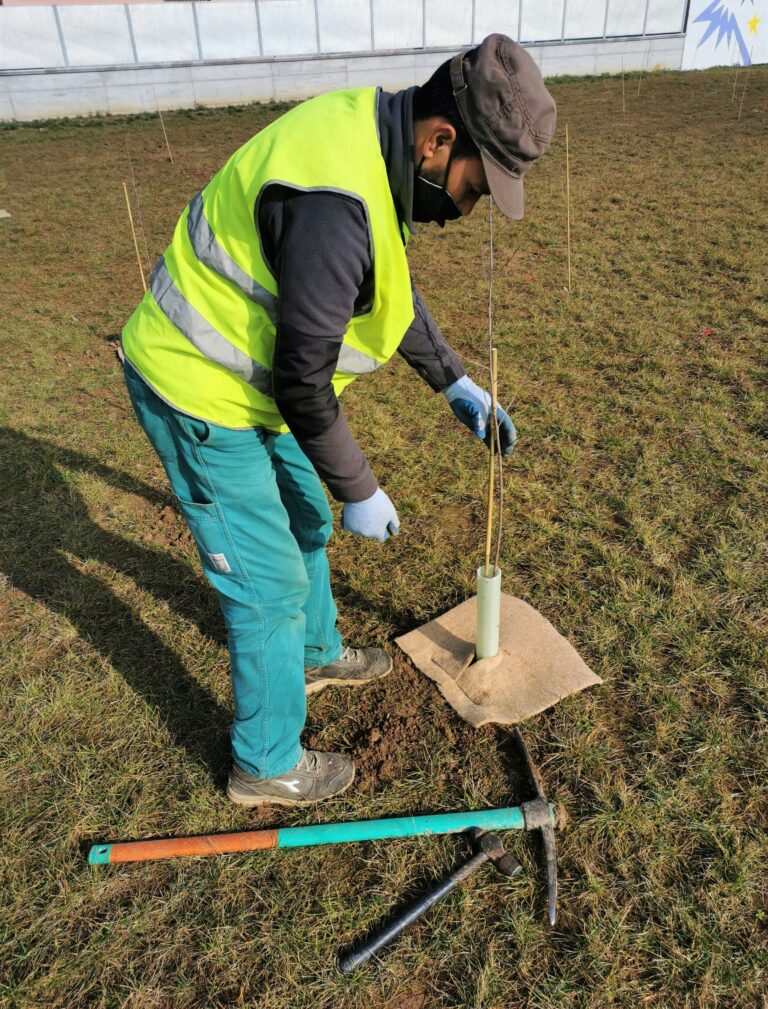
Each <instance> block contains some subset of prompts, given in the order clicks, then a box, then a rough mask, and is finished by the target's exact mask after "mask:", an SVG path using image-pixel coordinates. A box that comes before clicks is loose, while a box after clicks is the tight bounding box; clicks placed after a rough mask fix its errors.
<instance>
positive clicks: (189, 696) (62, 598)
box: [0, 427, 230, 781]
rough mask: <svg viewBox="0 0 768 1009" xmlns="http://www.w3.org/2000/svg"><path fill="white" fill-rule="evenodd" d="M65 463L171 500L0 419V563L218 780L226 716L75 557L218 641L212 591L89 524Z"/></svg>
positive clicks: (181, 568)
mask: <svg viewBox="0 0 768 1009" xmlns="http://www.w3.org/2000/svg"><path fill="white" fill-rule="evenodd" d="M66 471H80V472H83V473H86V474H88V475H89V476H90V475H92V476H94V477H96V478H98V479H100V480H104V481H105V482H107V483H109V484H110V485H112V486H114V487H116V488H118V489H120V490H122V491H125V492H126V493H129V494H136V495H140V496H141V497H143V498H144V499H145V500H147V501H148V502H150V503H151V504H154V505H158V506H168V505H170V501H171V499H170V495H168V494H164V493H162V492H159V491H157V490H155V489H153V488H152V487H150V486H149V485H147V484H145V483H143V482H142V481H140V480H137V479H135V478H134V477H131V476H129V475H128V474H125V473H121V472H119V471H118V470H115V469H113V468H112V467H110V466H106V465H104V464H102V463H100V462H99V461H98V460H96V459H94V458H92V457H91V456H88V455H84V454H81V453H79V452H74V451H71V450H69V449H64V448H60V447H59V446H57V445H54V444H52V443H51V442H49V441H45V440H43V439H40V438H33V437H30V436H28V435H25V434H22V433H21V432H19V431H14V430H12V429H10V428H7V427H0V473H1V474H2V476H1V478H0V515H1V516H2V527H0V572H2V573H3V574H4V575H5V577H6V579H7V580H8V582H9V583H10V584H12V585H13V586H14V587H15V588H17V589H19V590H21V591H22V592H25V593H26V594H27V595H29V596H31V597H32V598H33V599H36V600H38V601H39V602H41V603H43V604H44V605H45V606H47V607H48V608H49V609H51V610H54V611H56V612H58V613H60V614H62V615H63V616H65V617H66V618H67V619H68V620H69V621H70V622H71V623H72V624H73V625H74V626H75V627H76V628H77V631H78V633H79V635H80V636H81V637H82V638H83V640H84V641H87V642H88V644H90V645H91V646H92V647H93V648H95V649H96V650H97V651H98V652H99V653H100V654H101V655H103V656H104V657H105V658H106V659H107V660H108V661H109V662H110V663H111V665H112V666H113V667H114V668H115V669H116V670H117V671H118V672H119V673H120V674H121V675H122V676H123V678H124V679H125V681H126V683H127V684H128V685H129V686H130V687H131V688H132V689H133V690H135V691H136V693H137V694H139V695H140V696H141V697H142V698H143V699H144V700H145V701H146V702H147V703H148V704H149V705H151V706H152V707H153V708H154V709H155V710H156V711H157V712H158V713H159V715H160V716H161V718H162V719H163V721H164V722H165V724H166V725H167V727H168V729H169V730H170V731H171V733H172V734H173V736H174V738H175V739H176V740H177V741H178V743H179V744H181V745H182V746H183V747H184V748H185V749H186V750H187V752H188V753H189V754H190V756H191V757H193V758H194V759H195V760H196V761H198V762H199V763H200V764H201V765H202V766H203V767H204V768H206V770H207V771H208V772H209V773H210V774H211V776H212V778H213V779H214V780H215V781H221V780H222V777H223V776H224V775H225V772H226V766H225V765H226V763H227V759H228V754H229V740H228V731H227V730H228V725H229V721H230V716H229V715H228V714H227V713H226V712H225V711H224V709H223V708H222V707H221V706H220V705H219V704H218V703H217V701H216V700H215V698H214V697H213V696H212V695H211V694H210V693H209V691H208V690H207V689H206V688H205V687H203V686H201V685H200V684H199V683H197V682H196V681H195V680H194V678H193V677H192V676H190V674H189V673H188V671H187V670H186V669H185V667H184V664H183V663H182V661H181V659H180V658H179V656H178V655H177V654H176V652H175V651H173V649H171V648H169V647H168V645H167V644H165V643H164V642H163V641H162V640H161V639H160V638H159V637H158V635H157V634H155V633H154V632H153V631H152V630H151V629H150V628H149V627H148V626H147V625H146V624H145V623H144V622H143V620H142V619H141V618H140V616H139V615H138V614H137V613H135V612H134V611H133V609H132V608H131V606H129V605H128V604H127V603H125V602H124V601H123V600H121V599H119V598H118V597H117V596H116V595H115V594H114V592H113V591H112V590H111V589H110V588H109V586H108V585H106V584H105V582H104V581H103V580H102V578H101V577H99V576H98V575H97V574H90V573H87V572H86V571H83V570H80V569H79V567H78V565H79V566H80V567H82V566H84V565H87V562H88V561H96V562H100V563H104V564H107V565H109V566H110V567H113V568H115V569H117V570H119V571H121V572H123V573H124V574H127V575H129V576H130V577H131V578H132V579H133V580H134V581H135V582H136V584H137V585H138V586H139V587H140V588H141V589H143V590H145V591H147V592H149V593H151V594H152V595H153V596H155V597H159V598H162V599H164V600H166V601H167V603H168V605H169V606H170V607H171V608H172V609H173V610H175V611H176V612H177V613H179V614H180V615H181V616H182V617H183V618H184V619H185V620H191V621H193V622H196V623H197V624H198V625H199V626H200V629H201V631H202V632H203V634H205V635H207V636H209V637H213V638H215V639H217V640H219V641H223V627H222V624H221V621H220V619H218V607H217V605H216V600H215V597H214V595H213V593H212V592H211V591H210V590H209V589H208V587H207V585H206V584H205V583H204V582H203V581H202V579H201V578H200V577H199V576H198V575H197V574H196V573H195V571H194V570H193V569H192V568H190V566H189V565H188V564H187V563H185V562H184V561H183V560H181V559H178V558H176V557H174V556H172V555H171V554H169V553H168V552H167V551H166V550H162V549H161V548H159V547H153V546H141V545H139V544H137V543H135V542H132V541H130V540H128V539H125V538H123V537H121V536H117V535H115V534H114V533H111V532H107V531H106V530H104V529H102V528H100V527H99V526H98V525H96V523H95V522H94V521H93V520H92V518H91V516H90V514H89V510H88V506H87V503H86V501H85V500H84V499H83V497H82V496H81V494H80V493H79V492H78V490H77V489H76V486H75V484H74V482H72V481H70V480H68V479H67V478H66V477H65V476H64V475H62V472H66ZM70 557H71V558H73V559H72V560H70V559H69V558H70Z"/></svg>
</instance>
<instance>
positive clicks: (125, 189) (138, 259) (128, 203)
mask: <svg viewBox="0 0 768 1009" xmlns="http://www.w3.org/2000/svg"><path fill="white" fill-rule="evenodd" d="M123 192H124V193H125V205H126V207H127V208H128V220H129V221H130V222H131V234H132V235H133V247H134V249H135V250H136V262H137V263H138V264H139V274H140V276H141V286H142V287H143V288H144V293H145V294H146V291H147V282H146V280H145V279H144V267H143V266H142V265H141V256H140V255H139V243H138V242H137V241H136V229H135V228H134V226H133V213H132V212H131V201H130V198H129V196H128V186H127V185H126V183H125V182H124V183H123Z"/></svg>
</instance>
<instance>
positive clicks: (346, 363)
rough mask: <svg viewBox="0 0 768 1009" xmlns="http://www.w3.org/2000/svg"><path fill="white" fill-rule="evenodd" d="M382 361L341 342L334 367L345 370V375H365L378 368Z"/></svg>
mask: <svg viewBox="0 0 768 1009" xmlns="http://www.w3.org/2000/svg"><path fill="white" fill-rule="evenodd" d="M382 363H383V362H382V361H377V360H376V358H375V357H370V355H368V354H364V353H363V352H362V350H356V349H355V348H354V347H350V346H349V344H348V343H342V345H341V350H340V351H339V362H338V364H337V365H336V367H337V369H338V370H339V371H344V372H346V373H347V375H367V374H369V372H372V371H376V369H377V368H380V367H381V365H382Z"/></svg>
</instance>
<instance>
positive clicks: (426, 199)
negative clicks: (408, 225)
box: [413, 151, 461, 228]
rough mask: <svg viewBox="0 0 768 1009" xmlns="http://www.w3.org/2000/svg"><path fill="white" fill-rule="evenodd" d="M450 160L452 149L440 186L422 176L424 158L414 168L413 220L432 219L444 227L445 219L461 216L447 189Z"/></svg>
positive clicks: (451, 219) (453, 219) (428, 220)
mask: <svg viewBox="0 0 768 1009" xmlns="http://www.w3.org/2000/svg"><path fill="white" fill-rule="evenodd" d="M452 160H453V151H451V154H450V157H449V158H448V164H447V165H446V167H445V178H444V179H443V184H442V186H438V185H437V183H436V182H430V180H429V179H425V178H424V176H423V175H422V174H421V166H422V165H423V164H424V158H422V159H421V161H420V162H419V167H418V168H417V169H416V178H415V180H414V183H413V219H414V221H418V222H419V223H420V224H427V223H429V222H430V221H434V222H435V223H436V224H439V225H440V227H441V228H444V227H445V222H446V221H455V220H456V218H457V217H461V211H460V210H459V208H458V207H457V206H456V201H455V200H454V198H453V197H452V196H451V194H450V193H449V192H448V189H447V186H448V173H449V172H450V170H451V161H452Z"/></svg>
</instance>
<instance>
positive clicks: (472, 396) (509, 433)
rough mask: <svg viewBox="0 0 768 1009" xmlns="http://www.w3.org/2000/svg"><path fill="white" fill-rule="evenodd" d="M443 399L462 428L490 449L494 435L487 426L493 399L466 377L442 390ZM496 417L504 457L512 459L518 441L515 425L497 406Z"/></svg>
mask: <svg viewBox="0 0 768 1009" xmlns="http://www.w3.org/2000/svg"><path fill="white" fill-rule="evenodd" d="M443 395H444V396H445V398H446V399H447V400H448V403H449V404H450V407H451V410H453V412H454V413H455V414H456V416H457V417H458V418H459V420H460V421H461V422H462V424H465V425H466V426H467V427H468V428H469V430H470V431H472V432H473V433H474V434H476V435H477V437H478V438H482V439H483V441H484V442H485V444H486V445H488V447H489V448H490V444H491V431H490V427H489V424H488V421H489V420H490V413H491V397H490V395H489V394H488V393H487V392H486V391H485V390H484V389H481V388H480V386H479V385H475V383H474V382H473V381H472V379H471V378H470V377H469V375H463V376H462V377H461V378H460V379H458V380H457V381H456V382H454V383H453V384H452V385H449V386H448V387H447V388H446V389H443ZM496 417H497V419H498V422H499V441H500V442H501V446H500V447H501V454H502V455H510V454H511V452H512V451H513V450H514V447H515V442H516V441H517V431H516V430H515V425H514V424H513V423H512V419H511V417H510V416H509V415H508V414H507V412H506V411H505V410H502V408H501V407H500V406H499V405H498V404H497V405H496Z"/></svg>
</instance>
